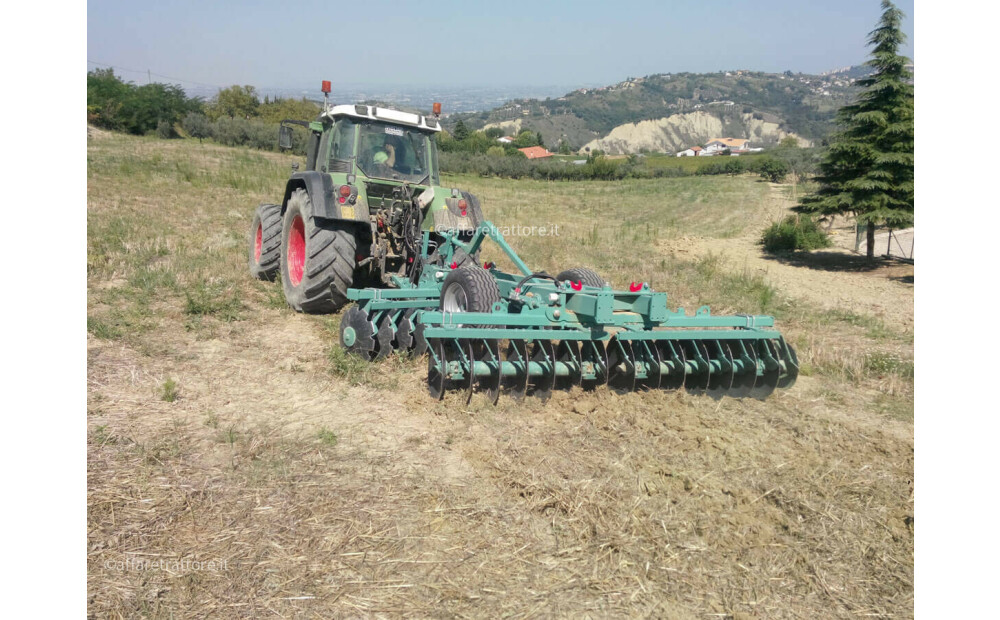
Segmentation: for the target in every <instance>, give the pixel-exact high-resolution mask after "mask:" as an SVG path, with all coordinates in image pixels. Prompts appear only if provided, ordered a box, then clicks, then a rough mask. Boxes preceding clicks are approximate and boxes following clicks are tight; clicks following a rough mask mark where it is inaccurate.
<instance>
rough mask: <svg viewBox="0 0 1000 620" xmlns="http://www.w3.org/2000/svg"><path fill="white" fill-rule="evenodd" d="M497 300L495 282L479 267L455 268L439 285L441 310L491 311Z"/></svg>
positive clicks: (497, 290)
mask: <svg viewBox="0 0 1000 620" xmlns="http://www.w3.org/2000/svg"><path fill="white" fill-rule="evenodd" d="M498 301H500V289H499V288H498V287H497V282H496V280H494V279H493V276H491V275H490V272H489V271H487V270H485V269H482V268H481V267H463V268H461V269H455V270H454V271H452V272H451V273H449V274H448V276H447V277H446V278H445V279H444V283H443V284H442V285H441V310H443V311H445V312H493V304H494V303H496V302H498Z"/></svg>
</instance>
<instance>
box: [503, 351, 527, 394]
mask: <svg viewBox="0 0 1000 620" xmlns="http://www.w3.org/2000/svg"><path fill="white" fill-rule="evenodd" d="M506 357H507V360H506V361H508V362H511V363H512V364H513V366H514V371H515V372H514V373H513V374H512V375H510V376H508V375H506V374H505V375H504V377H503V379H502V381H503V387H504V389H506V390H508V391H510V395H511V397H512V398H513V399H514V400H517V401H519V400H521V399H523V398H524V395H525V393H527V391H528V351H527V347H526V346H525V343H524V341H523V340H511V341H510V342H509V343H508V344H507V356H506Z"/></svg>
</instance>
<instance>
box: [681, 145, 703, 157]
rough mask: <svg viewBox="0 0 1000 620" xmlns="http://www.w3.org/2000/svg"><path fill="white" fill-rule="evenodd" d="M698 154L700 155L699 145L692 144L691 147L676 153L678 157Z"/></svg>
mask: <svg viewBox="0 0 1000 620" xmlns="http://www.w3.org/2000/svg"><path fill="white" fill-rule="evenodd" d="M698 155H701V147H700V146H692V147H691V148H689V149H685V150H683V151H681V152H680V153H678V154H677V156H678V157H697V156H698Z"/></svg>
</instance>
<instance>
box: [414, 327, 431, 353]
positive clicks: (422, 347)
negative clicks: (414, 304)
mask: <svg viewBox="0 0 1000 620" xmlns="http://www.w3.org/2000/svg"><path fill="white" fill-rule="evenodd" d="M426 329H427V326H426V325H424V324H423V323H417V324H416V326H415V327H414V328H413V357H419V356H421V355H423V354H424V353H426V352H427V348H428V344H427V338H425V337H424V331H425V330H426Z"/></svg>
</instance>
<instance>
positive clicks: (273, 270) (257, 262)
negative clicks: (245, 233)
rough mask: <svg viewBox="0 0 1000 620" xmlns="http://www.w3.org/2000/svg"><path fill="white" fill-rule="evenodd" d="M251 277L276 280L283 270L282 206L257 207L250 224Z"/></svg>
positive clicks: (265, 205) (266, 205) (267, 205)
mask: <svg viewBox="0 0 1000 620" xmlns="http://www.w3.org/2000/svg"><path fill="white" fill-rule="evenodd" d="M249 240H250V256H249V262H250V275H252V276H253V277H255V278H257V279H258V280H274V277H275V276H276V275H278V271H280V270H281V205H271V204H264V205H260V206H259V207H257V210H256V211H255V212H254V214H253V222H252V223H251V224H250V239H249Z"/></svg>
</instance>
